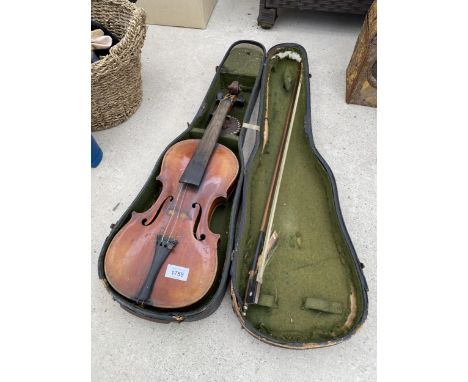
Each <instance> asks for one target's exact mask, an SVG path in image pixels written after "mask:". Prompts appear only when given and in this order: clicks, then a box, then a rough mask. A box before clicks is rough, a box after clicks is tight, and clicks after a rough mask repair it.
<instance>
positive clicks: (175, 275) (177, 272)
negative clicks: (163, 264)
mask: <svg viewBox="0 0 468 382" xmlns="http://www.w3.org/2000/svg"><path fill="white" fill-rule="evenodd" d="M189 271H190V269H188V268H184V267H179V266H178V265H172V264H169V265H168V266H167V268H166V274H165V275H164V276H165V277H168V278H170V279H175V280H180V281H187V277H188V274H189Z"/></svg>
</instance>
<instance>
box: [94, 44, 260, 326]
mask: <svg viewBox="0 0 468 382" xmlns="http://www.w3.org/2000/svg"><path fill="white" fill-rule="evenodd" d="M245 43H247V44H252V45H256V46H258V47H259V48H260V49H261V50H262V51H263V53H264V56H265V48H264V46H263V45H262V44H260V43H258V42H256V41H249V40H240V41H237V42H235V43H233V44H232V45H231V46H230V47H229V49H228V51H227V52H226V54H225V56H224V58H223V60H222V61H221V63H220V65H219V66H217V67H216V74H215V76H214V78H213V80H212V82H211V84H210V87H209V89H208V91H207V94H206V96H205V98H204V99H203V101H202V104H201V106H200V108H199V109H198V112H197V114H196V115H195V117H194V119H193V121H195V120H196V119H197V118H198V117H199V116H200V115H201V114H203V113H204V112H205V111H206V109H207V108H208V107H209V97H208V94H210V92H212V89H214V87H215V83H216V79H217V77H218V76H219V75H220V70H221V68H222V66H223V63H224V62H225V60H226V58H227V57H228V55H229V53H230V52H231V50H232V49H233V48H234V47H236V46H237V45H240V44H245ZM263 67H264V64H262V65H261V66H260V69H259V73H258V76H257V80H256V82H255V85H254V87H253V89H252V95H251V98H250V101H249V104H248V105H247V108H246V113H245V115H244V121H248V120H249V118H250V115H251V113H252V109H253V107H254V104H255V100H256V98H257V96H258V91H259V89H260V82H261V77H262V76H261V74H262V71H263ZM191 125H192V123H191V124H189V125H188V127H187V129H186V130H185V131H184V132H182V133H181V134H180V135H179V136H177V137H176V138H175V139H174V140H173V141H172V142H171V143H169V145H168V146H167V147H166V149H165V150H164V151H163V153H162V154H161V155H160V157H159V158H158V160H157V161H156V163H155V165H154V167H153V170H152V171H151V174H150V176H149V178H148V180H147V181H146V183H145V185H144V186H143V188H142V190H141V191H140V192H139V194H138V195H137V196H136V198H135V199H134V201H133V202H132V204H131V205H130V206H129V207H128V209H127V210H126V211H125V212H124V213H123V215H122V216H121V218H120V219H119V220H118V221H117V222H116V223H115V224H112V225H111V232H110V233H109V235H108V236H107V238H106V239H105V241H104V244H103V246H102V248H101V252H100V254H99V259H98V275H99V278H100V279H101V280H102V282H103V283H104V286H105V287H106V289H107V290H108V291H109V293H110V294H111V295H112V297H113V299H114V300H115V301H117V302H118V303H119V304H120V306H121V307H122V308H123V309H125V310H127V311H128V312H130V313H132V314H135V315H136V316H138V317H141V318H145V319H148V320H152V321H156V322H160V323H169V322H182V321H196V320H200V319H202V318H205V317H208V316H209V315H210V314H212V313H213V312H214V311H215V310H216V309H217V308H218V307H219V305H220V304H221V301H222V299H223V297H224V295H225V294H226V289H227V285H228V281H229V274H230V265H231V259H232V248H233V245H234V234H235V228H236V222H237V211H238V205H239V193H238V192H237V190H238V189H240V188H242V181H243V177H242V174H240V176H239V179H238V181H237V185H236V190H235V191H234V195H235V196H234V199H233V201H232V213H231V219H230V221H231V223H230V232H229V235H228V245H227V253H226V257H225V263H224V265H223V270H222V274H221V281H220V283H219V285H218V288H217V290H216V292H215V293H214V294H213V295H212V296H211V298H210V299H209V301H207V302H206V303H205V304H202V305H200V306H198V307H197V308H195V309H193V310H186V309H184V310H181V311H169V310H166V311H164V310H160V309H159V310H156V309H150V308H144V307H142V306H140V305H138V304H136V303H135V302H133V301H132V300H130V299H127V298H125V297H124V296H122V295H120V294H119V293H118V292H116V291H115V290H114V289H113V288H112V286H111V285H110V284H109V282H108V281H107V279H106V275H105V273H104V257H105V255H106V252H107V248H108V247H109V245H110V243H111V241H112V239H113V238H114V236H115V235H116V234H117V232H118V231H119V230H120V229H121V228H122V226H123V225H124V224H125V223H126V221H127V220H128V218H129V216H130V215H131V213H132V211H134V210H135V208H136V206H137V205H138V201H139V200H140V198H141V197H142V195H143V193H144V190H146V189H148V188H151V186H152V184H153V183H154V182H155V179H156V176H157V175H158V169H159V167H160V165H161V163H162V159H163V157H164V155H165V154H166V151H167V150H168V149H169V148H170V147H171V146H173V145H174V144H175V143H176V142H179V141H181V140H182V139H183V137H184V136H186V134H187V133H188V132H189V131H190V130H191V129H192V127H191ZM240 147H241V139H239V149H240Z"/></svg>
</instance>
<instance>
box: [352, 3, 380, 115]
mask: <svg viewBox="0 0 468 382" xmlns="http://www.w3.org/2000/svg"><path fill="white" fill-rule="evenodd" d="M346 102H347V103H352V104H356V105H364V106H371V107H377V1H375V2H374V3H373V4H372V6H371V8H370V9H369V12H368V13H367V16H366V18H365V19H364V23H363V25H362V28H361V33H359V37H358V39H357V41H356V45H355V47H354V52H353V55H352V57H351V60H350V61H349V64H348V68H347V69H346Z"/></svg>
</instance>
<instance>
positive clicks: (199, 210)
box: [192, 203, 206, 241]
mask: <svg viewBox="0 0 468 382" xmlns="http://www.w3.org/2000/svg"><path fill="white" fill-rule="evenodd" d="M197 207H198V213H197V212H196V214H197V215H196V216H195V219H194V221H195V223H194V224H193V236H194V237H195V239H197V240H198V241H203V240H205V238H206V236H205V234H204V233H202V234H201V235H200V237H198V236H197V230H198V226H199V224H200V218H201V214H202V208H201V206H200V204H198V203H193V204H192V208H194V209H195V208H197Z"/></svg>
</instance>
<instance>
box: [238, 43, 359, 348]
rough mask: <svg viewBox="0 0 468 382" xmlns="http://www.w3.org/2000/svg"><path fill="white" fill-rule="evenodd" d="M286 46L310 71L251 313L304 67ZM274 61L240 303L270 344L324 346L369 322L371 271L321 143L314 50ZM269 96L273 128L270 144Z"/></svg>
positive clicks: (245, 210)
mask: <svg viewBox="0 0 468 382" xmlns="http://www.w3.org/2000/svg"><path fill="white" fill-rule="evenodd" d="M285 50H289V51H294V52H296V53H298V54H299V55H300V56H301V58H302V62H303V68H302V71H303V73H302V86H301V89H300V96H299V101H298V105H297V111H296V115H295V119H294V123H293V127H292V132H291V138H290V143H289V150H288V152H287V158H286V162H285V167H284V172H283V177H282V182H281V186H280V192H279V197H278V201H277V207H276V213H275V216H274V220H273V230H274V231H276V232H277V233H278V234H279V241H278V246H277V248H276V250H275V251H274V252H273V254H272V255H271V257H270V258H269V260H268V262H267V266H266V268H265V273H264V277H263V284H262V288H261V293H260V300H259V305H250V306H249V308H248V310H247V313H246V316H244V315H242V314H241V312H240V309H241V307H242V305H243V303H242V301H243V298H244V294H245V289H246V283H247V278H248V272H249V270H250V267H251V264H252V258H253V255H254V252H255V246H256V240H257V236H258V232H259V228H260V223H261V219H262V215H263V208H264V206H265V202H266V198H267V194H268V188H269V184H270V180H271V175H272V173H273V168H274V165H275V158H276V155H277V154H278V151H279V144H280V141H281V135H282V132H283V126H284V121H285V118H286V113H287V108H288V103H289V98H290V97H291V93H292V90H289V91H287V90H286V87H285V81H286V80H285V77H287V76H288V71H289V73H293V74H294V73H295V70H297V69H295V68H296V65H297V62H296V61H293V60H290V59H281V60H280V59H277V58H272V57H273V56H274V55H275V54H277V53H278V52H281V51H285ZM267 60H268V61H267V65H266V68H265V70H264V73H263V84H262V92H261V94H263V99H262V100H261V105H262V107H261V110H262V112H263V115H261V116H260V120H259V125H260V126H261V127H262V132H261V133H259V134H258V135H257V145H256V151H255V153H254V154H253V155H252V157H251V158H250V160H249V162H248V163H247V166H246V169H245V172H246V175H245V179H244V186H243V189H242V194H243V196H242V204H241V223H240V224H239V229H238V232H237V233H236V236H237V238H238V239H237V240H238V242H237V245H236V249H235V253H236V256H235V258H234V264H233V272H232V274H233V279H232V289H233V296H234V300H235V301H234V307H235V310H237V313H238V314H239V317H240V319H241V321H242V322H243V324H244V326H245V327H246V328H247V329H248V330H249V331H251V332H252V334H254V335H256V336H258V337H260V338H261V339H264V340H266V341H267V342H273V343H275V344H279V345H285V344H289V345H290V347H302V346H304V345H303V344H307V345H306V346H308V347H314V346H316V345H320V346H323V345H324V344H325V343H327V342H328V341H330V343H333V342H336V341H338V340H339V339H340V338H344V337H346V336H347V335H349V334H350V333H351V332H352V331H354V330H355V329H356V328H357V326H358V325H359V324H360V323H361V322H362V321H363V319H364V317H365V312H366V311H367V299H366V294H365V290H364V288H365V287H364V285H363V276H362V273H361V269H360V263H359V264H358V262H357V257H356V255H355V252H354V248H353V246H352V243H351V241H350V240H349V236H348V234H347V232H346V228H345V227H344V223H343V221H342V217H341V212H340V207H339V204H338V197H337V194H336V185H335V182H334V179H333V175H332V173H331V170H330V169H329V168H328V166H327V165H326V163H325V161H324V160H323V158H321V156H320V154H319V153H318V151H317V150H316V149H315V146H314V145H313V140H312V129H311V124H310V109H309V79H308V67H307V56H306V53H305V51H304V50H303V49H302V48H301V47H299V46H297V45H292V46H280V47H278V48H273V49H272V50H270V52H269V53H268V57H267ZM267 82H268V86H267ZM266 97H268V102H269V105H268V109H269V116H268V120H269V133H268V139H267V143H266V145H265V148H264V150H262V146H263V141H264V134H263V129H264V126H265V123H264V122H265V120H264V112H265V106H266ZM364 282H365V281H364Z"/></svg>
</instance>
